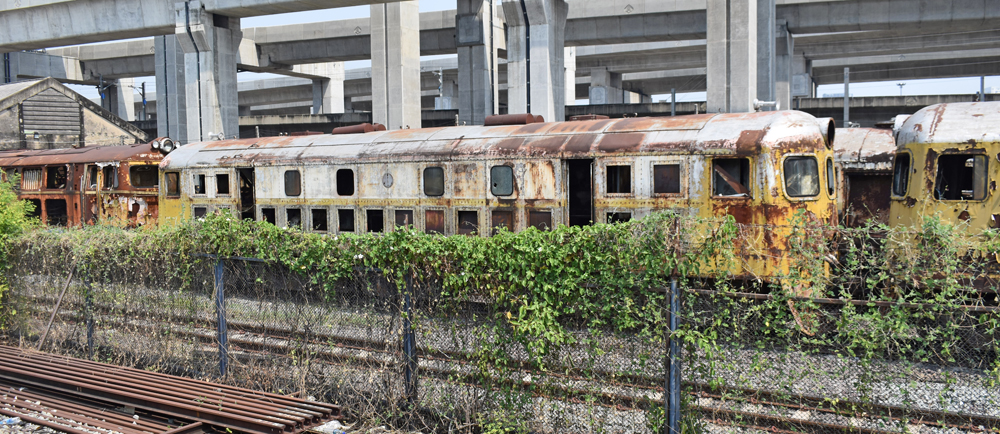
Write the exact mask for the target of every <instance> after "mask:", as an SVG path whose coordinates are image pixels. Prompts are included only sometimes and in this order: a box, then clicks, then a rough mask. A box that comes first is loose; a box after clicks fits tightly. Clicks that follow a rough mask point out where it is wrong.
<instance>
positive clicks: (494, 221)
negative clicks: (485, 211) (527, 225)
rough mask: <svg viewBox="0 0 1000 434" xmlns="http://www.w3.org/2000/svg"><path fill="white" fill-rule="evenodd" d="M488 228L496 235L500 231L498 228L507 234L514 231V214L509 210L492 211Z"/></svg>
mask: <svg viewBox="0 0 1000 434" xmlns="http://www.w3.org/2000/svg"><path fill="white" fill-rule="evenodd" d="M490 220H491V222H490V227H492V228H493V234H494V235H496V233H497V232H499V231H500V228H504V229H507V231H508V232H513V231H514V212H513V211H510V210H499V209H495V210H493V215H492V216H491V218H490Z"/></svg>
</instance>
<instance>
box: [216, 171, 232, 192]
mask: <svg viewBox="0 0 1000 434" xmlns="http://www.w3.org/2000/svg"><path fill="white" fill-rule="evenodd" d="M215 194H217V195H224V194H226V195H228V194H229V174H224V173H220V174H218V175H215Z"/></svg>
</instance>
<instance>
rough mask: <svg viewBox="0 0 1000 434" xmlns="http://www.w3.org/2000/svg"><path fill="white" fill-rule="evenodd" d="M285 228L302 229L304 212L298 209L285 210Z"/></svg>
mask: <svg viewBox="0 0 1000 434" xmlns="http://www.w3.org/2000/svg"><path fill="white" fill-rule="evenodd" d="M285 227H289V228H291V227H300V228H301V227H302V210H301V209H298V208H287V209H285Z"/></svg>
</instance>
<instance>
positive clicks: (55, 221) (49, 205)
mask: <svg viewBox="0 0 1000 434" xmlns="http://www.w3.org/2000/svg"><path fill="white" fill-rule="evenodd" d="M45 215H46V217H47V219H46V222H45V223H46V224H48V225H49V226H66V224H67V223H68V222H69V213H68V212H67V210H66V199H45Z"/></svg>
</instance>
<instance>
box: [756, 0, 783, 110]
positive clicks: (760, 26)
mask: <svg viewBox="0 0 1000 434" xmlns="http://www.w3.org/2000/svg"><path fill="white" fill-rule="evenodd" d="M776 15H777V14H776V12H775V6H774V0H757V99H759V100H761V101H774V100H775V98H776V93H775V86H776V84H775V82H776V81H777V75H776V73H777V72H776V71H777V64H776V56H775V53H776V51H777V41H776V39H775V38H776V37H778V35H777V29H776V23H775V20H776ZM781 108H788V106H786V105H782V106H781ZM762 110H774V108H765V109H762Z"/></svg>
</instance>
